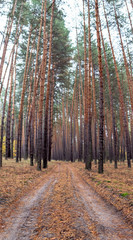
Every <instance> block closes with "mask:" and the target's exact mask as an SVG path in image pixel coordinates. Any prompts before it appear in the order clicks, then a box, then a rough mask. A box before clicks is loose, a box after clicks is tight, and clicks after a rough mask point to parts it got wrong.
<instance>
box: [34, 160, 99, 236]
mask: <svg viewBox="0 0 133 240" xmlns="http://www.w3.org/2000/svg"><path fill="white" fill-rule="evenodd" d="M47 201H49V206H48V209H44V206H45V205H46V200H45V199H44V201H43V203H42V209H41V216H40V217H39V219H38V234H37V236H36V237H35V239H37V240H41V239H53V240H65V239H71V240H78V239H80V240H92V239H93V240H94V239H97V238H96V236H95V229H94V226H93V224H92V223H91V222H90V221H89V219H88V218H85V212H83V211H82V210H83V203H80V202H79V201H78V199H76V198H75V197H74V191H73V186H72V178H71V174H70V170H69V164H67V163H61V164H60V165H59V171H58V174H57V182H56V184H55V185H54V190H53V193H52V196H51V197H49V196H48V199H47Z"/></svg>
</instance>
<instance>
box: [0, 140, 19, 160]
mask: <svg viewBox="0 0 133 240" xmlns="http://www.w3.org/2000/svg"><path fill="white" fill-rule="evenodd" d="M2 155H3V156H5V155H6V136H4V137H3V144H2ZM15 156H16V140H14V141H13V157H15Z"/></svg>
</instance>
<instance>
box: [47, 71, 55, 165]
mask: <svg viewBox="0 0 133 240" xmlns="http://www.w3.org/2000/svg"><path fill="white" fill-rule="evenodd" d="M53 100H54V68H53V73H52V84H51V95H50V121H49V152H48V160H49V161H51V149H52V137H53Z"/></svg>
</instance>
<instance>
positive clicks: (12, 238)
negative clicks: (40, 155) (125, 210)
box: [0, 163, 133, 240]
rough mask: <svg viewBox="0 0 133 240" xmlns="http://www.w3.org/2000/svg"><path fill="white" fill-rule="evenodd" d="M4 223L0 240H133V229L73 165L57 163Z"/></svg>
mask: <svg viewBox="0 0 133 240" xmlns="http://www.w3.org/2000/svg"><path fill="white" fill-rule="evenodd" d="M5 222H6V227H5V228H4V230H3V232H2V233H1V234H0V239H1V240H23V239H25V240H39V239H53V240H58V239H61V240H63V239H64V240H65V239H73V240H77V239H84V240H89V239H90V240H91V239H101V240H104V239H107V240H108V239H111V240H112V239H113V240H117V239H118V240H119V239H125V240H126V239H127V240H131V239H133V230H132V229H131V228H130V226H128V225H127V223H126V222H125V221H124V219H123V218H122V216H121V215H120V213H118V212H117V211H116V210H115V209H114V208H113V207H112V206H110V205H108V204H107V203H105V201H104V200H103V199H102V198H101V197H100V196H99V195H97V194H96V192H95V191H94V190H93V189H92V188H91V187H90V186H89V185H88V184H87V183H86V182H85V181H84V180H83V179H82V178H81V176H80V173H79V172H78V170H76V169H75V168H74V166H73V164H71V163H57V164H56V167H55V168H54V171H53V172H51V173H50V174H49V175H48V176H47V178H46V179H45V181H44V182H42V185H41V186H39V188H38V189H35V190H34V189H33V190H31V192H29V195H27V196H24V197H23V199H22V200H21V201H20V203H19V205H18V207H17V208H16V209H15V211H13V213H12V215H11V216H10V218H9V219H7V220H6V219H5Z"/></svg>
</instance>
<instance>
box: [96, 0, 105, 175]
mask: <svg viewBox="0 0 133 240" xmlns="http://www.w3.org/2000/svg"><path fill="white" fill-rule="evenodd" d="M95 11H96V30H97V48H98V65H99V78H100V98H99V103H100V106H99V110H100V112H99V122H100V125H99V161H98V173H103V157H104V149H103V146H104V132H103V130H104V129H103V128H104V126H103V124H104V109H103V67H102V55H101V42H100V32H99V26H100V23H99V10H98V0H95Z"/></svg>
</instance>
